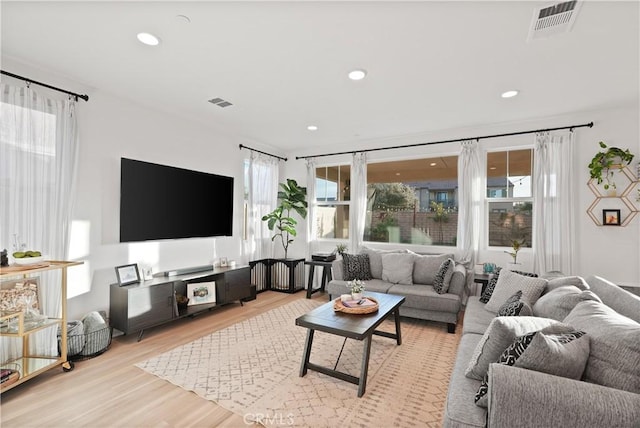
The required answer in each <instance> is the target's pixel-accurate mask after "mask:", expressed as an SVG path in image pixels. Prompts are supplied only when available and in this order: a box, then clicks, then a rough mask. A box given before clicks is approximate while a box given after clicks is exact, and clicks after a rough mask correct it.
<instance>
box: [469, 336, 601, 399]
mask: <svg viewBox="0 0 640 428" xmlns="http://www.w3.org/2000/svg"><path fill="white" fill-rule="evenodd" d="M588 356H589V337H588V336H586V335H585V333H584V332H582V331H572V327H569V326H550V327H547V328H545V329H543V330H542V331H536V332H533V333H528V334H525V335H523V336H518V337H517V338H516V339H515V340H514V342H513V343H512V344H511V345H509V347H507V348H506V349H505V350H504V352H503V353H502V354H501V355H500V357H499V358H498V361H497V363H498V364H505V365H508V366H515V367H521V368H524V369H529V370H535V371H541V372H544V373H548V374H552V375H555V376H562V377H568V378H571V379H580V376H581V375H582V372H583V371H584V366H585V364H586V362H587V358H588ZM488 390H489V385H488V374H487V375H485V377H484V379H483V380H482V383H481V385H480V387H479V388H478V392H477V393H476V396H475V402H476V404H477V405H478V406H481V407H487V404H488V403H487V401H488V400H487V392H488Z"/></svg>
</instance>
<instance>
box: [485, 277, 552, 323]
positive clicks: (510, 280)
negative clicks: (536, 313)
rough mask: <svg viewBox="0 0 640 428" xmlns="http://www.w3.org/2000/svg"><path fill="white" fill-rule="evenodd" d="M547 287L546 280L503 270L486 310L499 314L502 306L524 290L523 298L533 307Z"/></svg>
mask: <svg viewBox="0 0 640 428" xmlns="http://www.w3.org/2000/svg"><path fill="white" fill-rule="evenodd" d="M546 285H547V280H546V279H542V278H535V277H528V276H523V275H520V274H518V273H515V272H511V271H509V270H506V269H503V270H501V271H500V276H499V278H498V282H497V283H496V287H495V289H494V290H493V294H491V298H490V299H489V301H488V302H487V305H486V306H485V309H486V310H488V311H490V312H494V313H495V312H498V309H500V306H502V304H503V303H504V302H506V301H507V299H508V298H509V297H511V296H513V294H514V293H515V292H516V291H518V290H522V298H523V299H524V300H526V301H527V302H528V303H529V304H531V305H533V304H534V303H535V302H536V300H538V298H539V297H540V295H541V294H542V290H544V287H545V286H546Z"/></svg>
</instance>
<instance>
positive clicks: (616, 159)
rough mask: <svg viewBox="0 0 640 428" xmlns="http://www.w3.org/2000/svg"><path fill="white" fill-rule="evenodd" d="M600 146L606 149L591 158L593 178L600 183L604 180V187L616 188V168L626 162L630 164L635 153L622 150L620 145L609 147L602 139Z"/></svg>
mask: <svg viewBox="0 0 640 428" xmlns="http://www.w3.org/2000/svg"><path fill="white" fill-rule="evenodd" d="M599 144H600V148H602V149H606V150H603V151H600V152H598V153H596V155H595V156H594V157H593V159H591V163H590V164H589V172H590V174H591V178H593V179H595V180H596V182H597V183H598V184H602V183H603V182H604V186H603V187H604V189H605V190H608V189H609V188H612V189H615V188H616V183H615V181H614V180H613V174H614V172H615V170H616V169H617V170H620V169H622V167H623V166H624V164H627V165H629V164H630V163H631V161H632V160H633V153H631V152H630V151H629V149H627V150H622V149H620V148H618V147H607V145H606V144H605V143H604V142H603V141H600V143H599Z"/></svg>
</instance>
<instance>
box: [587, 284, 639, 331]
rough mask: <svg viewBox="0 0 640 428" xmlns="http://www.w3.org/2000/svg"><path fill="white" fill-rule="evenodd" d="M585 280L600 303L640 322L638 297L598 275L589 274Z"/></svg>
mask: <svg viewBox="0 0 640 428" xmlns="http://www.w3.org/2000/svg"><path fill="white" fill-rule="evenodd" d="M586 281H587V283H588V284H589V287H590V288H591V291H593V292H594V293H596V294H597V295H598V297H600V299H601V300H602V303H604V304H605V305H607V306H609V307H610V308H612V309H613V310H614V311H616V312H618V313H619V314H622V315H624V316H625V317H628V318H631V319H632V320H634V321H635V322H639V323H640V297H638V296H636V295H635V294H632V293H629V292H628V291H627V290H625V289H623V288H621V287H619V286H618V285H616V284H614V283H613V282H611V281H607V280H606V279H604V278H601V277H599V276H590V277H588V278H587V279H586Z"/></svg>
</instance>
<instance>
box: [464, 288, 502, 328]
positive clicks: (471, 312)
mask: <svg viewBox="0 0 640 428" xmlns="http://www.w3.org/2000/svg"><path fill="white" fill-rule="evenodd" d="M479 299H480V296H469V299H468V300H467V306H466V308H465V310H464V320H463V322H462V334H467V333H476V334H480V335H482V334H484V332H485V331H486V330H487V327H489V324H491V321H493V319H494V318H495V317H496V314H494V313H493V312H489V311H487V310H486V309H485V308H484V307H485V304H484V303H482V302H480V300H479Z"/></svg>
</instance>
